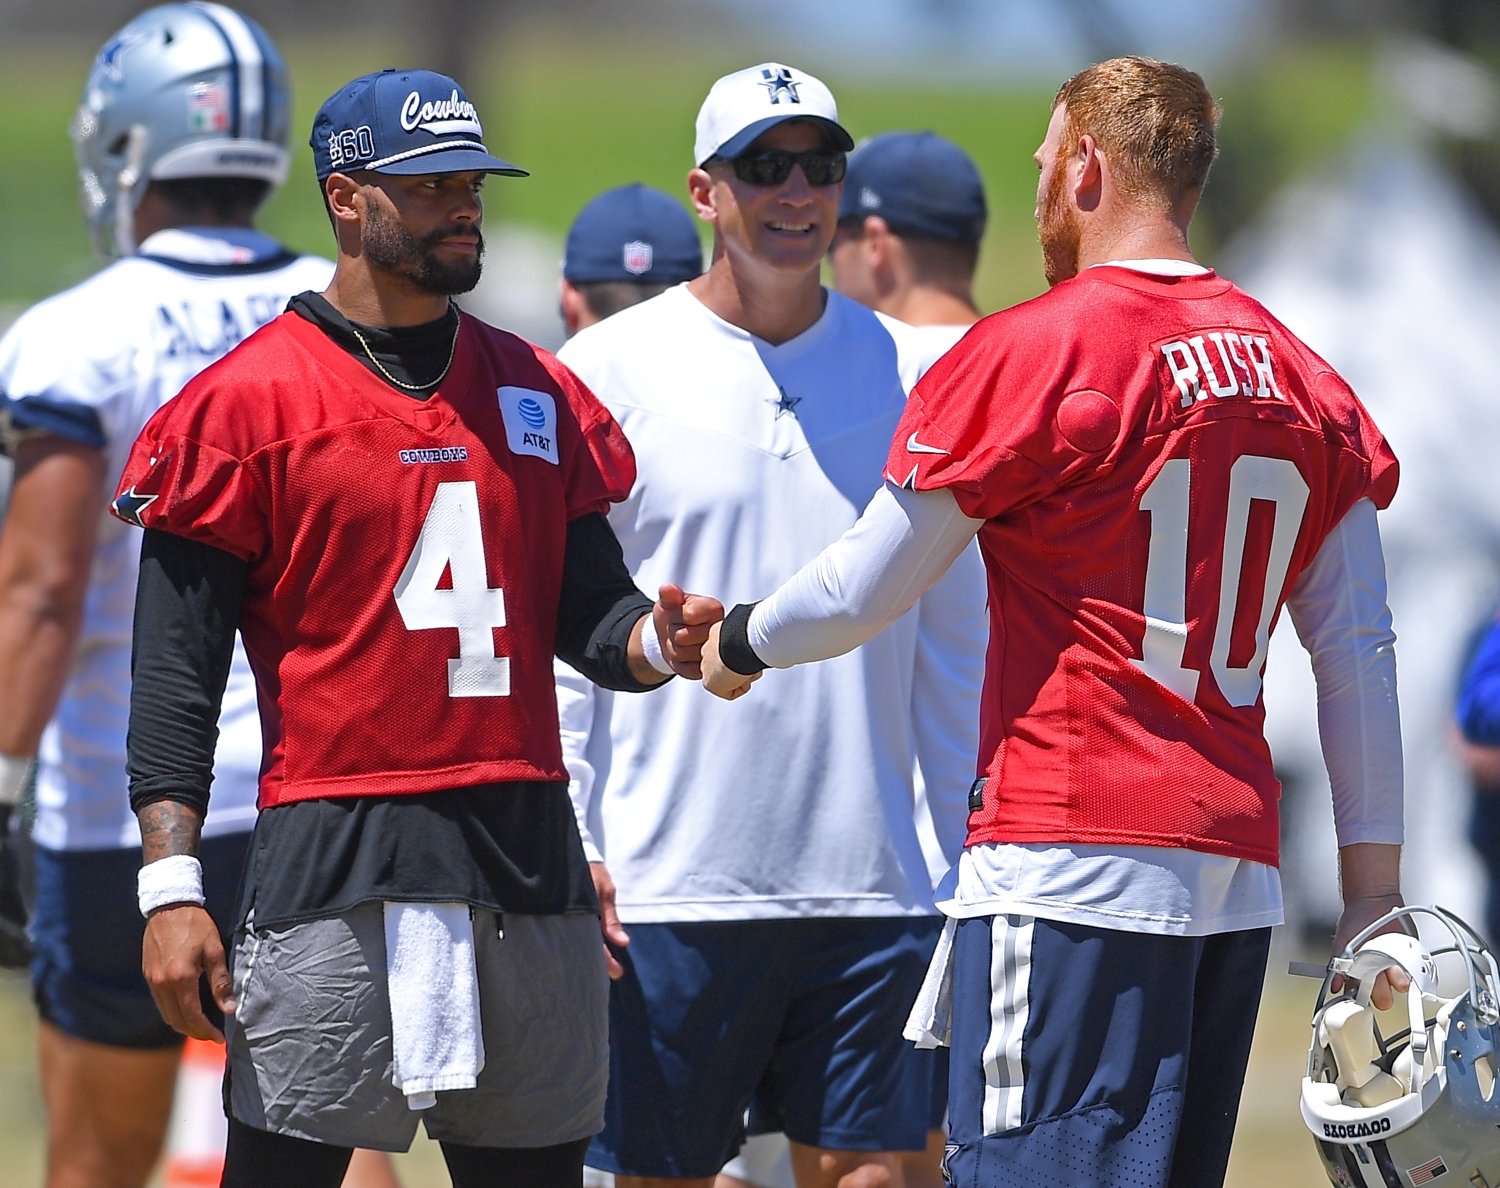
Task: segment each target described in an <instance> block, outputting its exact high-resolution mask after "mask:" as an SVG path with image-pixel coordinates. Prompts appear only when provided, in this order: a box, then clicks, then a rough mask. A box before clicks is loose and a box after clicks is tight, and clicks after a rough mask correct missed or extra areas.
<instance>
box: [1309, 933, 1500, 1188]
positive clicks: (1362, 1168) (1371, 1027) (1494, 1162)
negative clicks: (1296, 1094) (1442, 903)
mask: <svg viewBox="0 0 1500 1188" xmlns="http://www.w3.org/2000/svg"><path fill="white" fill-rule="evenodd" d="M1418 918H1423V919H1426V920H1431V921H1435V922H1436V924H1437V925H1438V928H1439V929H1440V930H1441V931H1442V932H1445V933H1446V934H1447V939H1451V941H1452V943H1451V944H1447V945H1443V946H1441V947H1437V948H1433V949H1431V950H1428V949H1427V948H1425V947H1424V946H1423V944H1422V942H1421V941H1420V940H1418V939H1417V937H1416V936H1414V935H1408V934H1402V933H1383V934H1380V935H1376V934H1377V932H1378V931H1379V930H1380V929H1382V928H1386V927H1388V926H1389V925H1390V924H1391V923H1393V922H1400V923H1401V925H1402V926H1403V927H1405V928H1407V929H1408V930H1409V932H1410V933H1414V932H1415V931H1416V928H1415V922H1416V920H1417V919H1418ZM1429 931H1432V930H1429ZM1445 955H1450V956H1451V957H1453V958H1456V960H1453V961H1450V962H1445V964H1447V965H1448V966H1449V969H1448V976H1447V977H1446V978H1444V979H1443V981H1444V982H1446V985H1443V984H1440V978H1439V970H1438V958H1441V957H1444V956H1445ZM1391 966H1398V967H1400V968H1401V969H1403V970H1404V971H1405V972H1406V974H1407V975H1408V976H1409V977H1410V978H1411V986H1410V988H1409V989H1408V990H1407V991H1406V994H1405V998H1406V1003H1405V1009H1404V1011H1402V1014H1404V1020H1403V1022H1404V1023H1405V1027H1404V1028H1400V1029H1398V1030H1393V1031H1392V1033H1391V1034H1390V1035H1386V1034H1384V1032H1383V1031H1382V1028H1381V1022H1380V1019H1379V1018H1378V1016H1377V1015H1376V1012H1375V1010H1374V1008H1373V1007H1372V1006H1371V1004H1370V994H1371V991H1372V990H1373V989H1374V986H1375V981H1376V979H1377V978H1378V977H1379V976H1380V974H1381V973H1382V972H1383V971H1384V970H1386V969H1388V968H1390V967H1391ZM1335 982H1339V983H1340V989H1339V990H1338V992H1337V993H1335V992H1334V990H1333V986H1334V984H1335ZM1497 995H1500V969H1497V968H1496V964H1495V959H1494V957H1493V956H1492V955H1491V954H1490V951H1489V950H1488V948H1486V947H1485V945H1484V942H1483V941H1481V940H1480V938H1479V936H1478V935H1477V934H1476V933H1475V932H1474V930H1473V929H1472V928H1470V927H1469V926H1468V925H1467V924H1465V923H1464V922H1463V921H1462V920H1460V919H1459V918H1458V917H1457V916H1455V915H1453V914H1452V913H1451V912H1448V911H1445V910H1444V909H1442V908H1439V907H1401V908H1397V909H1395V910H1394V911H1391V912H1388V913H1386V914H1385V915H1384V916H1382V917H1381V918H1380V919H1379V920H1377V921H1375V923H1373V924H1371V925H1370V926H1369V927H1368V928H1366V929H1365V930H1364V931H1363V932H1361V933H1360V934H1359V935H1358V936H1356V937H1355V938H1354V939H1353V940H1352V941H1350V942H1349V945H1348V946H1347V947H1346V948H1345V950H1344V952H1343V953H1341V954H1340V955H1339V956H1337V957H1335V958H1334V959H1333V960H1332V961H1330V962H1329V964H1328V971H1327V974H1326V976H1325V978H1324V981H1323V989H1322V991H1321V992H1320V993H1319V995H1318V1002H1317V1006H1316V1008H1315V1009H1314V1012H1313V1021H1312V1047H1311V1050H1310V1051H1309V1053H1308V1067H1307V1075H1306V1076H1305V1077H1304V1078H1303V1079H1302V1119H1303V1121H1304V1122H1306V1123H1307V1126H1308V1128H1309V1129H1310V1130H1311V1131H1312V1133H1313V1137H1314V1139H1316V1140H1317V1145H1318V1154H1319V1157H1320V1158H1321V1160H1322V1162H1323V1170H1324V1171H1325V1172H1327V1174H1328V1178H1329V1180H1330V1182H1332V1183H1333V1184H1334V1185H1336V1186H1337V1188H1406V1186H1412V1185H1422V1184H1427V1183H1430V1182H1432V1181H1434V1180H1436V1179H1437V1178H1438V1177H1440V1176H1449V1175H1451V1177H1452V1178H1451V1179H1445V1180H1444V1181H1443V1183H1452V1184H1456V1185H1465V1184H1467V1185H1472V1186H1473V1188H1500V1094H1497V1093H1496V1088H1495V1080H1496V1060H1497V1051H1496V1047H1497V1042H1500V1007H1497ZM1397 1009H1398V1010H1401V1003H1400V996H1399V995H1398V997H1397Z"/></svg>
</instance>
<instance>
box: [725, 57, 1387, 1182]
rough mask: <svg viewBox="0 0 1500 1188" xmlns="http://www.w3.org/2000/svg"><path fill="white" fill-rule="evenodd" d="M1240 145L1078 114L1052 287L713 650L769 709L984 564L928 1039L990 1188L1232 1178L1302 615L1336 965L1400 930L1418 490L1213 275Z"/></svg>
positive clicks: (941, 372)
mask: <svg viewBox="0 0 1500 1188" xmlns="http://www.w3.org/2000/svg"><path fill="white" fill-rule="evenodd" d="M1218 117H1219V110H1218V105H1217V104H1216V103H1215V102H1214V100H1213V98H1212V96H1211V95H1210V93H1209V91H1208V89H1207V88H1206V87H1205V86H1204V83H1203V80H1202V79H1201V78H1199V76H1198V75H1196V74H1194V73H1192V72H1191V71H1189V70H1185V69H1183V68H1182V67H1180V66H1171V65H1167V64H1165V63H1162V62H1156V61H1151V60H1149V59H1144V58H1119V59H1115V60H1113V61H1109V62H1103V63H1100V64H1098V65H1096V66H1092V67H1090V68H1089V69H1087V70H1085V71H1083V72H1082V73H1081V74H1079V75H1077V76H1076V77H1074V78H1072V79H1070V80H1069V81H1068V82H1067V83H1066V84H1064V86H1063V87H1062V89H1061V90H1060V91H1059V92H1058V95H1057V98H1056V100H1055V102H1054V104H1053V109H1052V118H1051V123H1050V125H1049V126H1048V129H1047V136H1046V140H1045V141H1044V142H1043V144H1042V146H1041V148H1040V149H1039V150H1038V151H1037V154H1036V160H1037V163H1038V165H1039V166H1040V169H1041V178H1040V182H1039V185H1038V191H1037V221H1038V224H1039V228H1040V232H1041V240H1042V250H1043V254H1044V257H1045V262H1046V270H1047V279H1048V282H1049V284H1050V285H1051V286H1052V287H1051V290H1050V291H1049V292H1048V293H1046V294H1044V295H1043V296H1041V297H1038V298H1037V299H1035V300H1034V301H1029V302H1026V303H1025V304H1023V305H1019V306H1017V307H1015V308H1014V309H1010V310H1006V311H1005V312H1003V313H999V314H995V315H993V316H991V317H989V318H986V319H984V320H983V321H981V322H980V323H979V324H978V325H976V326H975V327H974V328H973V329H972V330H971V331H970V332H969V333H968V335H967V336H966V337H965V338H964V339H963V340H962V342H960V343H959V344H958V345H957V346H955V347H954V348H953V349H952V350H951V351H950V352H949V353H948V354H947V355H946V356H945V357H944V358H943V359H942V360H941V361H939V362H938V363H937V364H935V365H934V366H933V368H932V369H931V370H930V371H928V372H927V373H926V375H925V377H924V378H923V379H922V380H921V382H919V383H918V385H917V387H916V389H915V390H914V392H913V394H912V396H911V399H910V402H909V404H908V406H907V410H906V415H905V417H904V418H903V420H902V422H901V424H900V427H899V428H898V430H897V432H896V436H895V440H894V441H893V442H892V444H891V451H890V457H889V460H888V462H887V468H886V485H885V487H884V488H883V489H882V490H881V491H880V492H879V493H878V494H877V495H876V496H875V498H874V499H873V500H872V501H871V503H870V506H869V507H868V508H867V509H866V511H865V513H864V515H863V516H862V518H861V519H860V521H859V523H857V524H856V525H855V526H854V527H853V528H851V529H850V530H849V531H848V532H847V533H846V534H845V535H844V536H843V537H842V538H841V539H840V540H839V541H838V542H836V543H835V544H833V545H831V546H829V548H828V549H827V550H825V551H824V553H823V554H822V555H821V556H819V557H818V558H816V559H815V560H813V561H812V562H810V563H809V564H808V565H807V566H806V568H804V569H803V570H802V571H801V572H800V573H798V574H797V575H796V576H795V577H793V578H792V579H791V580H790V581H788V582H787V583H786V584H785V585H783V586H782V587H781V588H780V589H779V590H777V591H776V592H775V593H773V594H772V595H771V596H770V597H769V598H767V599H765V600H764V601H761V602H759V603H755V604H751V605H742V606H737V607H735V608H734V610H732V611H731V612H730V613H729V615H728V616H727V617H726V618H725V620H724V622H723V623H722V624H721V625H719V626H716V627H714V628H713V630H712V632H711V633H710V638H709V643H708V645H707V646H706V647H705V649H704V656H703V664H704V681H705V684H706V685H707V687H708V688H709V689H710V690H711V691H713V692H715V693H718V694H720V695H721V696H728V697H737V696H740V695H742V694H744V693H745V692H747V691H749V689H750V682H751V681H753V680H754V679H755V677H756V676H757V675H758V674H759V672H760V671H761V670H762V669H764V668H766V667H773V666H774V667H778V668H784V667H789V666H792V665H795V664H800V663H804V662H807V661H811V660H817V659H821V658H824V657H827V656H831V655H837V654H839V653H841V652H843V651H845V650H847V649H849V648H852V647H854V646H856V645H858V644H859V643H861V642H863V641H864V640H866V639H869V638H870V637H871V636H873V635H875V634H876V633H877V632H879V631H880V630H882V629H883V628H884V627H885V625H886V624H888V623H890V622H891V621H892V620H893V619H894V618H895V617H896V616H898V615H900V614H901V613H903V612H904V611H905V610H906V609H907V607H909V606H910V605H911V603H912V600H913V599H915V598H916V597H917V596H918V595H919V594H920V593H921V592H922V591H923V590H925V589H927V588H928V587H929V586H930V585H931V584H932V583H933V582H934V581H935V580H937V578H938V577H939V576H940V575H941V574H942V573H943V572H944V570H945V569H946V568H947V567H948V565H949V564H951V562H952V561H953V559H954V558H956V557H958V556H959V555H960V553H962V552H963V550H964V549H965V548H966V547H967V546H968V544H969V541H970V540H972V539H973V538H974V536H975V535H976V534H977V535H978V537H979V542H980V548H981V550H982V552H983V554H984V559H985V564H986V567H987V568H988V570H989V581H990V627H991V632H990V647H989V653H988V671H987V672H986V676H985V687H984V695H983V702H982V710H981V742H980V754H979V761H978V766H977V775H978V776H979V778H978V779H976V780H975V782H974V786H973V789H972V791H971V793H970V796H969V809H970V816H969V836H968V840H967V843H966V848H965V850H964V853H963V855H962V857H961V859H960V861H959V862H958V864H957V865H956V866H955V867H954V868H953V870H952V871H951V872H950V874H949V876H948V878H947V880H946V882H945V884H944V886H943V887H942V888H941V889H940V891H939V893H938V901H939V907H940V908H941V909H942V910H943V912H944V913H945V914H946V915H947V916H948V917H949V919H948V923H947V926H946V930H945V933H944V938H943V940H942V942H941V943H940V944H939V946H938V950H937V954H936V955H935V957H934V960H933V963H932V967H931V969H930V971H929V974H928V980H927V983H926V985H925V986H924V987H923V992H922V994H921V995H920V996H919V998H918V1000H917V1003H916V1005H915V1007H914V1009H913V1011H912V1016H911V1019H910V1021H909V1023H908V1027H907V1035H908V1037H910V1038H912V1039H914V1040H916V1041H917V1042H919V1043H921V1044H926V1045H931V1044H950V1045H951V1047H952V1049H953V1056H952V1074H951V1080H950V1093H949V1120H950V1129H951V1132H950V1142H949V1146H948V1150H947V1158H946V1165H947V1168H948V1170H949V1173H950V1175H951V1177H952V1180H953V1182H954V1183H960V1184H971V1185H982V1186H985V1188H991V1186H996V1188H998V1186H1000V1185H1011V1184H1033V1183H1036V1184H1043V1183H1045V1184H1076V1185H1083V1184H1088V1185H1095V1184H1116V1183H1122V1182H1124V1181H1125V1180H1126V1179H1128V1180H1129V1182H1130V1183H1132V1184H1138V1185H1142V1186H1150V1185H1159V1186H1162V1188H1166V1186H1168V1185H1170V1186H1172V1188H1205V1186H1211V1185H1218V1184H1221V1183H1222V1182H1223V1179H1224V1174H1225V1170H1226V1167H1227V1164H1228V1159H1229V1147H1230V1142H1231V1139H1232V1138H1233V1134H1234V1121H1235V1116H1236V1112H1237V1110H1238V1108H1239V1097H1240V1090H1241V1086H1242V1083H1243V1080H1244V1071H1245V1065H1246V1061H1247V1060H1248V1057H1249V1052H1250V1041H1251V1036H1252V1033H1253V1030H1254V1025H1255V1016H1256V1007H1257V1004H1258V1002H1259V998H1260V988H1261V982H1262V978H1263V976H1264V972H1265V964H1266V954H1267V948H1268V945H1269V943H1270V934H1271V927H1272V925H1275V924H1278V923H1280V922H1281V889H1280V884H1279V881H1278V878H1277V872H1276V863H1277V858H1278V837H1279V825H1278V820H1277V799H1278V795H1279V791H1280V789H1279V786H1278V784H1277V781H1276V777H1275V774H1274V772H1273V771H1272V767H1271V756H1270V752H1269V750H1268V748H1267V746H1266V743H1265V739H1264V736H1263V733H1262V725H1263V722H1264V716H1265V715H1264V708H1263V705H1262V702H1261V674H1262V670H1263V668H1264V665H1265V659H1266V649H1267V643H1268V638H1269V635H1270V631H1271V629H1272V626H1273V625H1274V623H1275V621H1276V617H1277V615H1278V613H1279V612H1280V609H1281V607H1282V606H1283V605H1284V606H1286V608H1287V609H1288V610H1289V611H1290V613H1291V616H1292V621H1293V623H1294V625H1295V626H1296V628H1297V632H1298V634H1299V636H1300V638H1301V639H1302V641H1303V643H1304V644H1305V645H1306V646H1307V648H1308V650H1309V651H1310V652H1311V654H1312V658H1313V669H1314V672H1315V674H1316V676H1317V680H1318V692H1319V715H1318V718H1319V726H1320V729H1321V731H1322V736H1323V752H1324V755H1325V757H1326V759H1327V763H1328V769H1329V775H1330V777H1331V780H1332V786H1333V809H1334V818H1335V822H1336V824H1337V829H1338V837H1339V845H1340V849H1339V862H1340V870H1341V874H1342V885H1343V892H1344V897H1345V910H1344V914H1343V917H1342V919H1341V920H1340V922H1339V928H1338V933H1337V936H1336V938H1335V945H1336V946H1342V945H1343V944H1344V942H1345V941H1347V940H1348V939H1349V938H1350V937H1351V936H1353V935H1354V933H1355V932H1356V931H1357V930H1358V929H1360V928H1362V927H1363V926H1365V925H1366V924H1368V923H1370V922H1371V921H1373V920H1375V919H1376V918H1377V917H1378V916H1380V915H1381V914H1383V913H1384V912H1385V911H1386V910H1388V909H1389V908H1391V907H1393V906H1395V905H1396V904H1398V903H1399V902H1400V896H1399V886H1398V877H1397V876H1398V864H1399V857H1400V845H1401V841H1402V785H1401V779H1402V771H1401V744H1400V731H1399V720H1398V711H1397V704H1396V672H1395V653H1394V638H1395V637H1394V635H1393V633H1392V631H1391V619H1390V612H1389V610H1388V609H1387V607H1386V601H1385V567H1384V561H1383V558H1382V555H1381V547H1380V534H1379V530H1378V527H1377V524H1376V515H1375V512H1376V509H1377V508H1380V507H1384V506H1386V504H1387V503H1389V501H1390V499H1391V497H1392V496H1393V495H1394V493H1395V489H1396V460H1395V458H1394V457H1393V456H1392V454H1391V451H1390V449H1389V448H1388V447H1387V445H1386V443H1385V440H1384V438H1383V437H1382V436H1381V434H1380V432H1379V430H1377V429H1376V427H1375V426H1374V424H1372V423H1371V421H1370V418H1369V416H1368V415H1367V414H1366V412H1365V410H1364V409H1363V408H1362V407H1361V406H1360V404H1359V401H1358V400H1357V399H1356V398H1355V396H1354V394H1353V392H1351V391H1350V389H1349V387H1348V386H1347V385H1346V384H1345V383H1344V381H1343V380H1342V379H1341V378H1340V377H1339V376H1338V375H1337V374H1336V373H1335V372H1334V371H1333V369H1332V368H1331V367H1329V366H1328V364H1327V363H1325V362H1323V361H1322V360H1321V359H1319V358H1318V357H1317V356H1316V355H1314V354H1313V353H1312V352H1311V351H1310V350H1308V348H1307V347H1306V346H1304V345H1303V344H1302V343H1301V342H1299V341H1298V340H1297V339H1296V338H1295V337H1293V336H1292V334H1291V333H1290V332H1289V331H1288V330H1287V329H1286V328H1285V327H1284V326H1282V325H1281V323H1279V322H1278V321H1276V319H1275V318H1274V317H1272V316H1271V314H1270V313H1268V312H1267V311H1266V310H1265V308H1264V307H1262V306H1261V305H1260V304H1258V303H1257V302H1256V301H1254V300H1252V299H1251V298H1250V297H1249V296H1247V295H1246V294H1244V293H1243V292H1241V291H1239V290H1238V289H1236V288H1235V287H1234V285H1232V284H1230V283H1229V282H1228V281H1226V280H1223V279H1222V278H1220V277H1218V276H1216V275H1215V274H1214V273H1213V272H1212V271H1211V270H1210V269H1207V268H1204V267H1202V266H1201V265H1199V264H1198V263H1197V262H1196V261H1194V259H1193V257H1192V254H1191V252H1190V251H1189V249H1188V225H1189V222H1190V221H1191V218H1192V215H1193V211H1194V209H1195V207H1196V206H1197V202H1198V198H1199V195H1200V194H1201V192H1202V187H1203V184H1204V181H1205V180H1206V178H1207V175H1208V169H1209V165H1210V163H1211V162H1212V160H1213V157H1214V154H1215V151H1216V150H1215V129H1216V125H1217V122H1218ZM1387 979H1389V981H1387ZM1404 981H1405V979H1404V976H1403V975H1401V974H1400V973H1399V971H1389V972H1388V973H1387V974H1383V975H1381V984H1379V985H1377V987H1376V989H1375V998H1376V1001H1377V1004H1380V1003H1389V1001H1390V999H1391V985H1390V983H1391V982H1399V983H1403V984H1404Z"/></svg>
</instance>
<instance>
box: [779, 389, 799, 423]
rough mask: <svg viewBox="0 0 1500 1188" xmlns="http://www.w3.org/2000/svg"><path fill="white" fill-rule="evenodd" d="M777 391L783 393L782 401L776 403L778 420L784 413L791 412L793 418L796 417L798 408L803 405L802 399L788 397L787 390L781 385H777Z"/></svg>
mask: <svg viewBox="0 0 1500 1188" xmlns="http://www.w3.org/2000/svg"><path fill="white" fill-rule="evenodd" d="M776 390H777V391H778V392H780V393H781V399H780V400H778V401H777V402H776V417H777V419H778V420H779V419H780V417H781V414H782V413H784V412H789V413H791V414H792V416H794V417H795V416H796V415H797V406H798V405H799V404H801V403H802V397H801V396H788V395H787V394H786V389H785V388H783V387H782V386H781V385H780V384H777V385H776Z"/></svg>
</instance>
